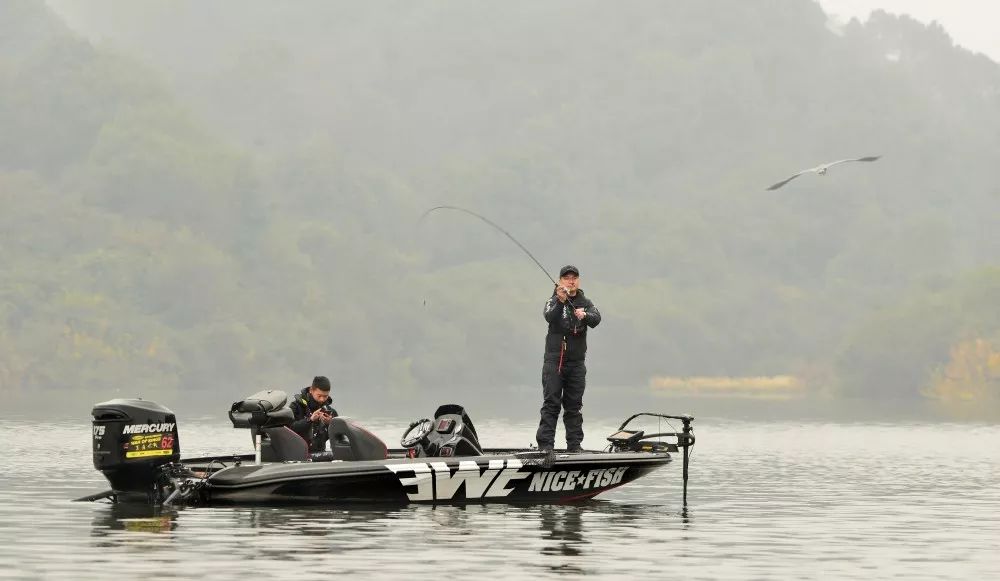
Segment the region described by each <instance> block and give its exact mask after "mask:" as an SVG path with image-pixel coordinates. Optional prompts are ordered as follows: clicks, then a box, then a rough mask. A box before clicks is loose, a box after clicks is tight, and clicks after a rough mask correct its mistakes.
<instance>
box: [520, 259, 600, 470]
mask: <svg viewBox="0 0 1000 581" xmlns="http://www.w3.org/2000/svg"><path fill="white" fill-rule="evenodd" d="M579 284H580V271H579V269H577V268H576V267H575V266H572V265H566V266H564V267H562V268H561V269H559V284H558V285H557V286H556V288H555V290H554V291H553V293H552V297H551V298H549V300H548V302H546V303H545V310H544V311H543V315H544V316H545V320H546V322H548V324H549V332H548V334H547V335H546V336H545V357H544V363H543V364H542V409H541V415H542V419H541V421H539V422H538V432H537V433H536V434H535V440H537V441H538V448H539V449H540V450H552V448H553V447H554V446H555V440H556V422H557V421H558V419H559V408H560V407H562V409H563V423H564V424H565V425H566V449H567V451H569V452H582V451H583V448H582V447H581V446H580V443H581V442H583V414H581V413H580V409H581V408H583V390H584V388H585V387H586V385H587V366H586V365H585V364H584V358H585V357H586V355H587V329H588V328H593V327H596V326H597V325H598V323H600V322H601V313H600V311H598V310H597V307H595V306H594V303H592V302H590V299H588V298H587V297H586V296H584V294H583V290H581V289H580V288H579Z"/></svg>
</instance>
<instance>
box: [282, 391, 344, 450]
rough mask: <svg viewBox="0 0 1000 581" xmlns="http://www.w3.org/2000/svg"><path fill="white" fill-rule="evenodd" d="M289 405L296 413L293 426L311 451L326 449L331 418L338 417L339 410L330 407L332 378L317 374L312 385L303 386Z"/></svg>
mask: <svg viewBox="0 0 1000 581" xmlns="http://www.w3.org/2000/svg"><path fill="white" fill-rule="evenodd" d="M288 407H290V408H292V413H293V414H295V421H294V422H292V425H291V428H292V430H293V431H294V432H295V433H296V434H298V435H300V436H302V439H303V440H305V441H306V442H308V443H309V451H310V452H322V451H323V450H325V449H326V442H327V440H328V439H329V438H330V436H329V434H328V432H329V427H330V419H331V418H335V417H337V410H335V409H333V408H332V407H330V380H329V379H327V378H326V377H324V376H322V375H317V376H316V377H314V378H313V382H312V385H310V386H309V387H304V388H302V391H301V392H299V394H298V395H297V396H295V398H294V399H293V400H292V403H291V404H290V405H289V406H288Z"/></svg>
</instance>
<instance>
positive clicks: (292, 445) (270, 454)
mask: <svg viewBox="0 0 1000 581" xmlns="http://www.w3.org/2000/svg"><path fill="white" fill-rule="evenodd" d="M263 431H264V435H265V436H267V439H266V440H264V441H263V442H261V447H260V459H261V461H262V462H289V461H294V462H304V461H306V460H309V443H308V442H306V441H305V440H303V439H302V436H300V435H298V434H296V433H295V432H294V431H293V430H292V429H291V428H289V427H288V426H281V427H277V428H264V430H263Z"/></svg>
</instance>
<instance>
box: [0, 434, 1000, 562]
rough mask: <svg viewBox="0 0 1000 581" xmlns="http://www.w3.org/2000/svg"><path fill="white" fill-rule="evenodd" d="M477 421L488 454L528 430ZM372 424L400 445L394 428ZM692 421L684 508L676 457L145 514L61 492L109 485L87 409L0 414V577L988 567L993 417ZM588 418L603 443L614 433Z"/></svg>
mask: <svg viewBox="0 0 1000 581" xmlns="http://www.w3.org/2000/svg"><path fill="white" fill-rule="evenodd" d="M180 420H181V423H180V438H181V446H182V450H183V452H184V455H185V456H193V455H201V454H209V453H215V452H218V451H225V452H233V451H239V452H246V451H248V448H249V436H248V435H247V434H246V432H245V431H237V430H233V429H231V428H229V427H228V425H227V424H226V423H225V420H214V419H213V420H208V419H200V420H195V421H185V420H184V419H183V418H180ZM476 423H477V427H478V428H479V432H480V435H481V437H482V439H483V441H484V444H485V445H487V446H507V445H511V446H526V445H527V444H528V442H529V441H530V439H531V436H532V435H533V434H534V426H533V425H531V424H528V423H521V424H508V423H503V422H492V423H490V422H480V421H479V420H478V419H476ZM369 425H371V427H373V429H374V431H375V432H376V433H377V434H379V435H380V436H382V437H383V438H384V439H385V440H386V441H387V442H389V443H390V445H392V446H395V445H397V444H398V438H399V435H400V433H401V432H402V428H403V427H405V426H406V425H407V422H406V421H404V420H398V421H393V420H386V419H381V420H376V421H372V422H370V423H369ZM695 426H696V435H697V437H698V443H697V445H696V446H695V452H694V456H693V459H692V463H691V482H690V490H689V498H688V504H687V506H686V508H685V506H684V505H683V504H682V502H681V489H680V484H681V478H680V463H679V462H677V463H675V464H673V465H670V466H667V467H666V468H664V469H662V470H660V471H659V472H656V473H654V474H652V475H651V476H648V477H646V478H643V479H640V480H638V481H636V482H634V483H632V484H630V485H627V486H624V487H622V488H620V489H616V490H614V491H611V492H609V493H607V494H604V495H602V496H600V497H598V499H596V500H594V501H590V502H587V503H585V504H578V505H556V506H544V505H543V506H506V505H470V506H437V507H434V506H406V507H389V508H372V507H368V508H343V507H333V508H330V507H312V508H274V507H244V508H232V507H226V508H212V507H195V508H179V509H173V510H164V511H157V510H151V509H147V508H144V507H140V508H135V507H121V506H113V505H110V504H105V503H74V502H70V499H72V498H75V497H79V496H83V495H85V494H88V493H91V492H96V491H99V490H103V489H105V488H106V485H105V484H106V483H105V481H104V480H103V477H102V476H101V475H100V474H99V473H97V472H96V471H94V469H93V466H92V464H91V456H90V448H89V446H90V425H89V423H87V421H85V419H81V420H79V421H70V422H60V423H41V422H38V421H27V420H18V419H6V420H3V419H0V442H2V443H3V454H2V455H0V577H13V578H38V577H52V578H55V577H65V578H72V579H85V578H106V577H107V576H109V575H115V576H123V578H132V577H138V576H147V575H156V578H158V579H165V578H193V577H196V576H201V575H209V576H210V577H211V578H213V579H236V578H246V577H247V575H250V574H253V575H262V574H274V575H293V574H294V575H296V576H300V575H307V576H312V577H314V578H319V577H321V576H324V575H326V574H328V573H329V574H337V575H342V574H351V573H355V574H365V575H367V576H371V577H374V578H399V577H401V576H404V575H413V574H417V573H419V574H427V573H432V572H444V571H451V572H459V571H461V572H462V573H463V574H466V575H476V576H480V575H491V576H492V575H497V576H510V577H513V578H527V577H532V578H552V577H561V576H567V575H577V574H587V575H592V576H597V577H623V576H628V577H631V578H649V579H652V578H658V579H663V578H670V577H677V578H685V579H748V578H759V579H764V578H782V579H791V578H798V579H815V578H840V579H872V578H893V577H899V578H907V579H917V578H928V579H929V578H940V577H944V578H960V579H986V578H1000V516H998V515H1000V427H997V426H986V425H960V424H936V425H930V424H886V425H878V424H831V423H797V422H780V423H767V424H756V423H748V422H737V421H727V420H720V419H699V420H696V422H695ZM586 427H587V429H588V436H587V440H586V441H585V444H586V445H588V447H599V446H600V445H601V438H600V435H601V434H607V433H611V432H612V431H614V428H616V427H617V425H616V423H615V422H613V421H603V422H602V421H593V420H588V423H587V426H586Z"/></svg>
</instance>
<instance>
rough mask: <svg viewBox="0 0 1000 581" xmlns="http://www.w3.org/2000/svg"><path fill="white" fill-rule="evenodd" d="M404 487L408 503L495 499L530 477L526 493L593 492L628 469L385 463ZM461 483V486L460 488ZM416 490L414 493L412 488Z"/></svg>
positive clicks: (514, 461)
mask: <svg viewBox="0 0 1000 581" xmlns="http://www.w3.org/2000/svg"><path fill="white" fill-rule="evenodd" d="M385 467H386V468H388V469H389V470H391V471H392V473H393V474H395V475H396V477H397V478H399V483H400V485H402V486H403V487H404V488H406V489H407V490H406V496H407V498H409V499H410V500H413V501H419V500H451V499H455V498H458V499H467V500H468V499H475V498H498V497H503V496H508V495H509V494H510V493H511V492H513V491H514V488H511V486H512V483H514V484H516V482H515V481H517V480H522V479H525V478H528V477H529V476H530V477H531V482H530V483H529V485H528V492H560V491H562V492H566V491H574V490H592V489H595V488H601V487H605V486H612V485H615V484H620V483H621V481H622V478H624V477H625V472H626V471H627V470H628V467H627V466H620V467H613V468H602V469H595V470H582V471H581V470H569V471H546V472H538V471H533V470H524V469H523V468H524V465H523V464H522V463H521V461H520V460H518V459H516V458H514V459H508V460H490V462H489V465H488V466H487V467H485V468H480V466H479V464H477V463H476V462H474V461H472V460H462V461H460V462H459V463H458V468H457V469H455V470H452V469H451V468H449V467H448V465H447V464H446V463H444V462H412V463H405V464H385ZM463 484H464V486H463ZM412 487H415V490H414V489H413V488H412Z"/></svg>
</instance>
